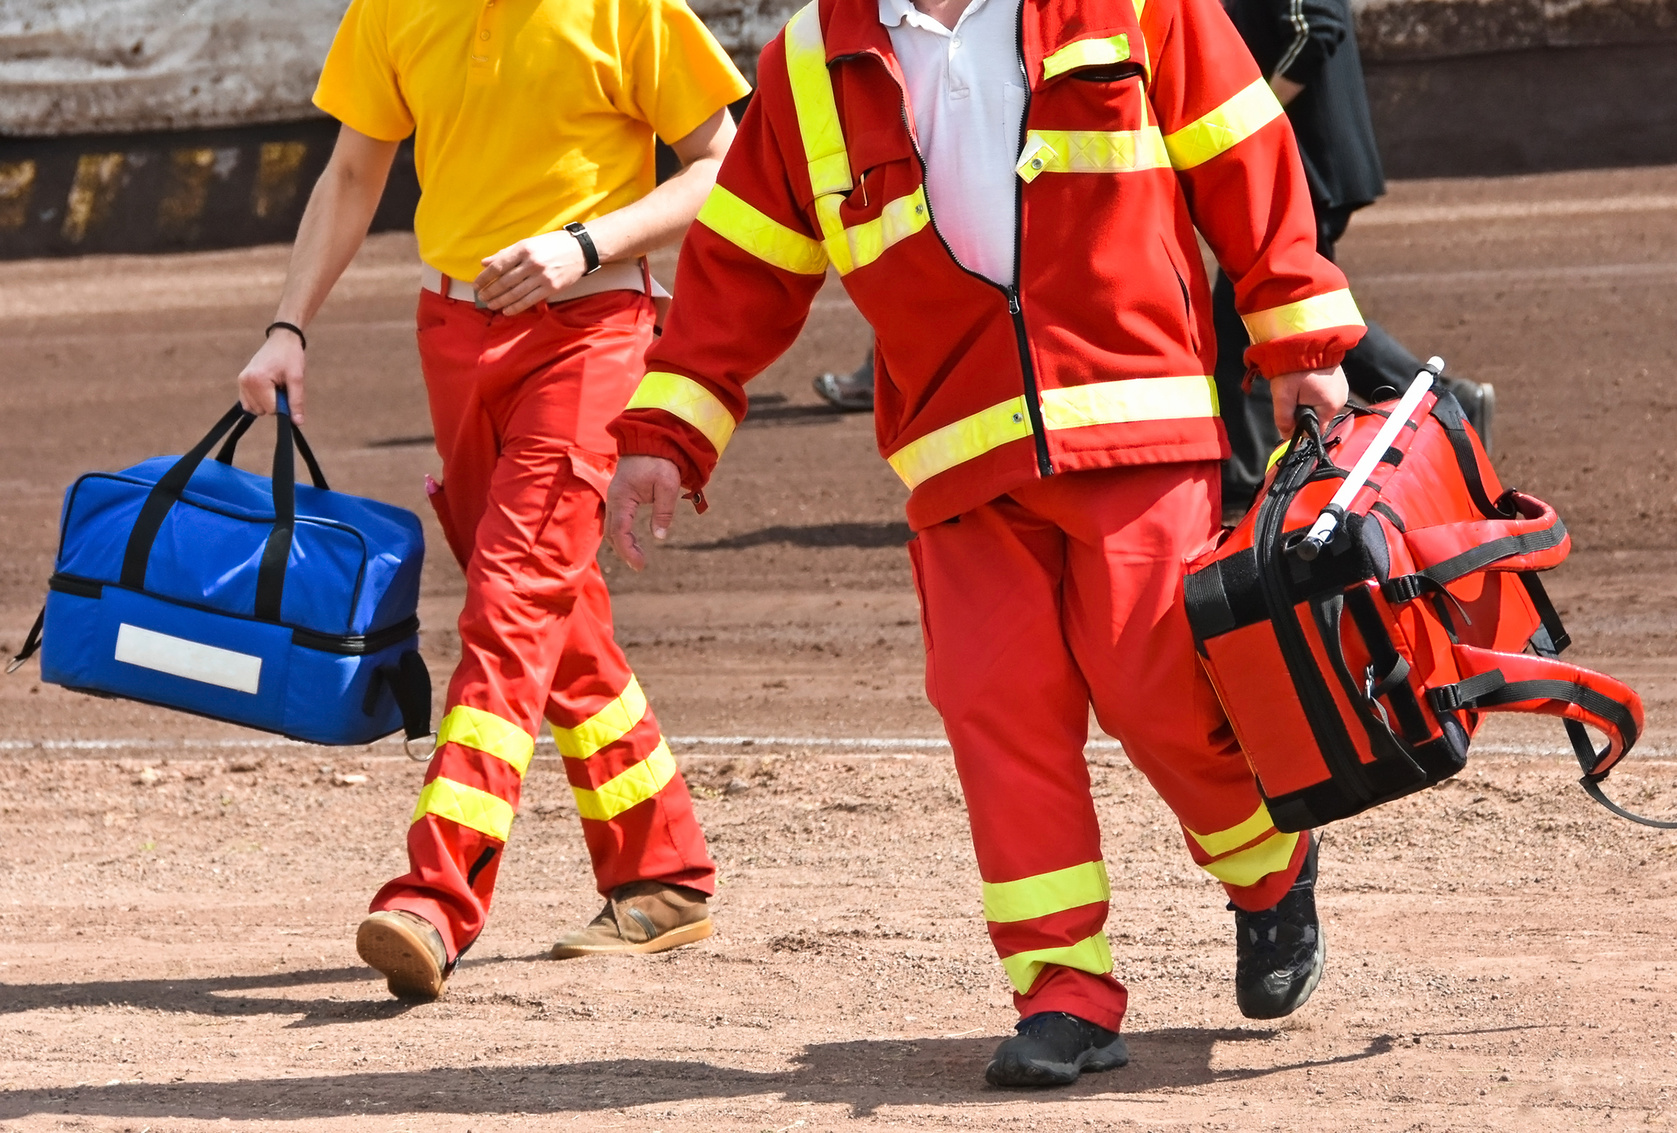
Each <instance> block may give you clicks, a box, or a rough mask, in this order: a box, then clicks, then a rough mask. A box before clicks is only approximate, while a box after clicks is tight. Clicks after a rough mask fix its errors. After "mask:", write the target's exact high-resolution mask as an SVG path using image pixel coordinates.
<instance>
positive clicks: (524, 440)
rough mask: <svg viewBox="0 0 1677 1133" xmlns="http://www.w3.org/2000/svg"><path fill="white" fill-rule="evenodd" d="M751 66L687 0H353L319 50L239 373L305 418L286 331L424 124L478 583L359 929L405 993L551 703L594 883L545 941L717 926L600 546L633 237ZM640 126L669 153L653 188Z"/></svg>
mask: <svg viewBox="0 0 1677 1133" xmlns="http://www.w3.org/2000/svg"><path fill="white" fill-rule="evenodd" d="M746 89H747V88H746V86H745V83H744V80H742V79H741V78H740V76H739V73H738V72H737V71H736V70H735V69H734V67H733V65H732V64H731V63H730V62H729V61H728V58H727V56H726V55H724V54H723V53H722V51H721V49H720V47H719V46H718V45H717V44H716V42H715V40H714V39H712V38H711V37H710V35H709V33H708V32H706V31H705V29H704V27H703V25H702V24H700V23H699V21H698V20H697V19H696V18H695V17H694V15H693V14H692V12H690V11H689V10H688V9H687V7H686V6H685V4H684V3H683V0H480V2H479V3H478V4H476V5H469V6H461V5H457V4H451V3H444V2H442V0H420V2H418V3H400V4H398V3H394V2H393V0H352V3H351V4H350V6H349V10H348V11H347V12H346V13H345V15H344V19H343V23H342V25H341V26H340V27H339V29H338V34H337V37H336V39H335V40H334V42H333V45H332V50H331V53H330V55H329V56H328V57H327V60H326V66H325V70H324V72H323V73H322V75H321V79H320V86H319V88H318V90H317V91H316V93H315V102H316V104H317V105H319V106H320V108H321V109H323V110H325V111H326V112H327V113H329V114H331V115H333V116H334V117H336V118H338V119H339V120H340V121H341V122H342V123H343V128H342V131H341V132H340V134H339V139H338V143H337V147H336V149H335V150H334V152H333V156H332V160H331V162H330V164H329V165H328V167H327V169H326V172H325V173H324V174H323V175H322V177H321V179H320V182H319V183H318V184H317V185H316V187H315V190H314V193H313V196H312V197H311V198H310V200H309V206H308V209H307V211H306V212H305V214H304V217H303V222H302V226H301V228H300V229H299V231H298V235H297V244H296V248H295V250H294V252H293V254H292V260H291V267H290V271H289V273H288V276H287V279H286V285H285V291H284V294H283V296H282V298H281V299H280V304H279V309H278V312H277V314H276V316H275V320H276V321H275V323H274V324H273V325H272V326H270V327H269V328H268V340H267V342H266V343H265V344H264V345H263V347H262V349H260V350H259V351H257V353H256V356H255V357H254V358H252V359H251V362H250V364H249V365H248V366H247V367H246V368H245V370H244V372H243V373H242V374H241V375H240V376H239V385H240V391H241V393H240V396H241V399H242V401H243V403H244V405H245V407H246V408H247V409H249V410H251V411H253V412H259V413H268V412H272V411H273V409H274V406H275V396H276V391H277V390H279V389H284V390H285V391H286V392H287V394H288V397H289V400H290V405H291V408H292V411H293V412H294V414H295V416H296V417H297V419H298V421H301V420H302V419H303V410H304V386H303V350H304V346H305V343H304V339H303V328H305V327H306V326H307V324H308V322H309V320H310V319H311V318H312V317H313V316H314V314H315V312H316V311H317V310H318V309H319V307H320V305H321V303H322V302H323V301H324V300H325V298H326V295H327V293H328V291H330V289H331V287H332V284H333V283H334V282H335V281H336V279H337V278H338V276H339V275H340V274H341V273H342V271H343V269H344V267H345V265H347V264H348V262H349V261H350V259H351V257H352V256H353V255H354V254H355V250H356V249H357V248H358V247H359V246H360V243H361V241H362V239H363V238H364V236H365V235H366V231H367V225H368V223H369V222H370V221H371V219H372V215H373V211H374V209H375V208H376V206H377V204H378V200H379V195H380V193H381V191H382V189H383V186H384V181H385V177H386V174H387V173H388V172H389V169H390V163H391V160H392V158H393V156H394V154H395V152H396V147H397V143H398V142H399V141H400V140H401V139H402V138H404V137H406V136H407V135H408V134H410V133H412V134H414V157H415V165H416V168H417V171H418V174H419V181H420V185H421V189H422V196H421V199H420V203H419V209H418V213H417V215H416V216H415V219H414V229H415V234H416V235H417V237H418V241H419V254H420V257H421V259H422V260H423V261H424V271H423V274H422V280H423V288H424V289H423V291H422V292H421V294H420V300H419V314H418V319H419V353H420V362H421V365H422V367H423V369H424V373H425V385H426V391H427V393H428V395H429V398H430V404H431V419H432V422H433V424H434V425H435V429H436V437H437V451H438V452H439V453H440V454H441V456H442V461H443V482H442V483H441V484H436V483H431V484H428V489H429V491H430V494H431V502H432V504H433V506H434V507H435V508H436V512H437V517H438V519H439V520H440V521H441V524H442V528H443V532H444V534H445V535H446V536H447V539H448V544H449V547H450V549H451V550H453V552H454V554H455V557H456V558H457V559H458V560H459V562H460V565H461V567H462V569H463V570H464V571H465V574H466V605H465V609H464V611H463V612H462V613H461V615H460V645H461V654H462V656H461V660H460V665H459V667H458V668H457V669H456V670H455V673H454V677H453V679H452V680H451V681H450V682H449V688H448V700H447V704H446V706H445V707H446V714H445V715H444V717H443V719H442V722H441V724H440V725H439V727H438V730H437V750H436V752H435V754H434V755H433V756H432V758H431V763H430V767H429V769H428V771H427V773H426V776H425V784H424V787H423V788H422V789H421V791H420V794H419V803H418V806H417V807H416V808H415V810H414V815H413V821H412V823H411V825H410V826H409V828H408V835H407V841H408V858H409V864H410V870H409V872H408V873H406V874H405V875H403V876H402V877H399V878H397V879H395V880H394V881H392V882H390V883H389V884H388V885H386V886H385V887H384V888H383V889H381V890H380V891H379V893H378V895H377V896H376V897H374V898H373V902H372V909H371V915H369V916H368V917H367V919H366V920H365V921H364V922H363V923H362V925H361V928H360V931H359V933H358V934H357V937H356V946H357V949H358V951H359V952H360V954H361V956H362V958H363V959H365V960H366V961H367V962H368V963H369V964H371V965H372V966H373V967H374V968H377V969H378V970H379V971H381V972H383V973H384V974H385V976H386V977H387V979H388V981H389V985H390V990H391V992H392V993H393V994H396V995H400V996H413V997H433V996H436V995H438V994H440V993H441V991H442V987H443V982H444V980H445V979H446V978H447V976H448V974H449V973H450V972H451V971H452V970H453V967H454V964H455V962H456V961H457V960H458V959H459V957H460V954H461V953H462V952H463V951H465V950H466V948H468V947H469V946H470V945H471V943H472V942H473V941H474V940H475V939H476V938H477V936H478V934H479V933H480V932H481V931H482V929H483V924H484V918H485V916H486V915H487V913H488V909H489V902H490V897H491V894H492V893H493V891H494V886H495V877H496V873H497V871H498V868H499V866H500V858H501V850H502V848H503V847H504V845H505V843H506V840H507V837H508V834H509V832H510V830H511V826H512V819H513V815H514V813H515V812H516V809H517V806H518V796H519V788H520V785H521V783H522V780H523V777H524V773H525V770H526V769H527V768H528V766H529V763H530V759H531V756H532V754H533V752H534V746H535V743H534V736H535V734H536V731H537V729H538V728H539V727H540V725H541V723H542V720H543V718H544V717H545V718H546V720H547V721H548V722H549V724H550V725H551V727H552V729H553V737H554V740H555V742H556V743H557V745H558V748H559V751H560V754H561V755H563V756H564V757H565V758H564V764H565V771H566V775H567V776H568V777H569V779H570V783H571V787H572V790H573V792H574V794H575V797H576V803H577V810H578V812H579V814H580V816H581V819H582V827H583V834H584V837H585V838H586V840H587V843H588V850H589V854H590V855H591V857H592V859H593V864H594V873H595V878H596V881H597V883H598V886H599V890H600V892H601V893H602V894H603V895H604V896H605V897H606V899H607V900H606V906H605V909H604V910H603V911H602V912H601V914H600V916H599V917H598V918H596V919H595V921H594V922H593V923H592V924H590V925H589V926H587V927H586V928H584V929H583V930H581V931H580V932H576V933H572V934H570V935H569V936H567V937H565V938H563V939H561V940H560V941H559V943H558V944H556V945H555V946H554V949H553V954H554V956H555V957H561V958H563V957H569V956H581V955H588V954H592V953H600V952H656V951H661V950H663V949H666V948H673V947H676V946H678V945H682V944H687V943H690V942H692V941H695V940H699V939H702V938H704V937H706V936H709V935H710V931H711V921H710V915H709V912H708V907H707V898H708V897H709V896H710V894H711V893H712V892H714V888H715V873H716V870H715V865H714V864H713V863H712V861H711V859H710V856H709V854H708V853H707V852H706V849H705V842H704V835H703V833H702V832H701V831H700V829H699V825H698V822H697V819H696V818H695V817H694V813H693V805H692V800H691V799H690V798H689V796H688V793H687V789H686V786H685V784H684V783H683V782H682V780H681V776H680V775H679V774H678V773H677V771H676V766H675V761H674V759H673V758H672V757H671V755H670V750H669V748H668V747H667V746H666V745H665V743H664V741H663V739H662V737H661V735H660V733H659V729H658V722H657V720H656V719H655V718H654V717H653V715H652V713H651V711H650V710H649V709H648V707H647V702H646V697H645V696H644V695H643V694H642V692H641V688H640V685H639V684H638V683H637V682H636V680H635V677H634V674H633V673H632V672H630V670H629V667H628V663H627V662H626V661H625V660H624V657H623V654H622V652H621V651H620V650H619V649H618V648H617V645H616V643H615V642H614V641H613V639H612V625H611V607H610V601H609V597H608V595H607V592H606V586H605V582H604V580H603V578H602V577H601V575H600V572H599V568H598V567H597V565H596V563H595V552H596V551H597V549H598V547H599V543H600V531H601V517H602V513H603V504H604V495H605V491H606V487H607V484H608V483H609V480H610V477H611V473H612V469H613V467H614V466H615V463H616V448H615V445H614V444H613V442H612V440H611V438H610V436H608V435H607V433H606V424H607V423H608V422H609V421H610V420H611V419H612V417H613V416H615V415H616V414H617V413H618V412H619V411H620V410H621V409H622V408H623V405H624V403H625V402H626V401H627V400H628V398H629V395H630V393H631V392H632V390H633V389H634V386H635V382H636V380H637V379H638V378H639V376H640V374H641V372H642V369H643V367H642V357H643V355H644V353H645V350H646V348H647V346H648V345H649V344H650V343H651V341H652V335H653V322H654V319H655V305H654V301H653V300H654V295H661V294H662V293H661V292H659V291H657V290H656V288H655V285H654V284H653V283H652V280H651V276H650V275H649V274H648V272H647V269H646V263H645V260H644V259H643V258H642V257H643V256H644V253H645V252H646V251H648V250H649V249H651V248H655V247H658V246H660V245H662V244H667V243H670V242H672V241H674V240H675V239H677V238H678V237H679V236H680V235H681V233H682V232H683V231H684V230H685V229H686V228H687V227H688V225H689V224H690V223H691V222H692V219H693V216H694V213H695V212H696V211H697V210H698V207H699V204H700V202H701V201H702V200H704V198H705V194H706V193H708V192H709V190H710V188H711V185H712V184H713V183H714V179H715V175H716V169H717V166H718V164H719V163H720V160H721V158H722V155H723V154H724V153H725V152H726V150H727V147H728V143H729V141H730V140H731V138H732V136H733V122H732V119H731V118H730V117H729V115H728V111H727V109H726V107H727V105H728V104H729V103H730V102H733V101H735V100H736V99H738V98H740V97H741V96H742V95H744V94H745V93H746ZM655 134H656V135H657V136H659V137H662V138H664V139H665V140H667V141H668V142H669V143H670V145H671V146H672V147H673V148H674V150H675V152H676V154H677V155H678V156H679V157H680V158H681V160H682V162H683V165H684V168H683V170H682V171H681V172H680V173H679V174H677V175H676V176H675V177H673V178H672V179H670V180H669V181H668V182H666V183H665V184H664V185H662V186H658V187H656V188H654V184H653V182H654V176H653V138H654V135H655Z"/></svg>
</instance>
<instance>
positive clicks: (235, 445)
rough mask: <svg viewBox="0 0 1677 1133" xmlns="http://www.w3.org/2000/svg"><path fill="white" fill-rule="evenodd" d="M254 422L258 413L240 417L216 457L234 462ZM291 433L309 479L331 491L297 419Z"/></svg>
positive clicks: (222, 461) (292, 424)
mask: <svg viewBox="0 0 1677 1133" xmlns="http://www.w3.org/2000/svg"><path fill="white" fill-rule="evenodd" d="M280 397H282V398H283V397H285V392H284V391H283V390H282V391H280ZM254 424H256V414H254V413H246V414H244V415H243V416H242V417H240V418H239V423H238V424H237V425H235V426H233V431H232V432H231V433H229V434H228V435H227V439H226V440H225V441H223V442H222V443H221V451H220V452H218V453H216V454H215V458H216V459H217V460H219V461H220V462H221V463H223V464H232V463H233V455H234V454H235V453H236V452H237V451H238V449H239V442H240V441H241V440H243V439H244V435H245V434H246V433H248V432H250V427H251V426H252V425H254ZM291 435H292V437H293V438H294V439H295V440H296V442H297V452H298V453H299V454H300V455H301V456H302V458H303V463H304V464H306V465H308V468H309V479H310V480H313V481H314V486H315V487H317V488H319V489H320V490H321V491H323V492H326V491H330V490H331V485H329V484H327V483H326V473H324V472H322V471H321V470H320V462H319V461H317V460H316V459H315V458H314V450H313V449H312V448H310V447H309V442H308V440H307V439H305V438H304V436H303V430H302V429H301V428H299V427H298V425H297V423H296V422H295V421H293V422H292V423H291Z"/></svg>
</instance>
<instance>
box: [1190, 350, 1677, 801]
mask: <svg viewBox="0 0 1677 1133" xmlns="http://www.w3.org/2000/svg"><path fill="white" fill-rule="evenodd" d="M1442 369H1443V362H1442V361H1440V360H1438V359H1433V360H1432V362H1431V363H1429V365H1428V370H1427V371H1423V373H1422V374H1421V375H1420V376H1419V377H1418V378H1417V381H1416V384H1415V386H1414V387H1412V388H1411V390H1410V392H1409V393H1408V394H1406V395H1405V396H1404V398H1403V399H1402V400H1401V401H1399V402H1386V403H1383V404H1380V405H1375V406H1372V407H1370V408H1367V409H1360V408H1359V409H1353V410H1351V411H1350V412H1348V413H1346V414H1345V415H1343V416H1341V417H1339V418H1337V419H1336V420H1335V421H1333V422H1332V424H1331V427H1330V428H1329V429H1328V430H1327V431H1326V432H1325V433H1323V432H1321V431H1320V430H1319V428H1318V426H1317V423H1316V419H1315V417H1314V415H1311V414H1309V412H1308V411H1306V413H1305V414H1303V415H1302V416H1303V423H1302V427H1301V428H1300V429H1299V430H1298V431H1297V433H1296V434H1295V436H1294V439H1293V441H1292V444H1291V445H1290V447H1289V448H1288V449H1287V450H1286V453H1285V455H1283V456H1282V457H1281V458H1280V460H1279V461H1278V462H1277V463H1276V464H1275V465H1274V467H1273V468H1272V469H1271V471H1270V474H1269V476H1268V478H1267V480H1266V482H1265V485H1264V491H1263V494H1262V496H1261V497H1260V502H1259V504H1258V506H1257V507H1256V508H1255V509H1253V511H1252V512H1250V513H1249V514H1248V515H1247V516H1246V517H1245V519H1244V520H1243V521H1242V522H1241V523H1240V525H1239V526H1238V527H1236V528H1235V530H1234V531H1233V532H1232V533H1231V534H1230V535H1229V536H1228V537H1227V538H1225V539H1224V540H1223V541H1222V542H1221V543H1220V544H1219V545H1217V546H1216V547H1215V548H1213V549H1212V550H1210V551H1208V552H1207V553H1206V554H1204V555H1203V556H1201V557H1200V558H1199V559H1198V560H1196V561H1195V562H1193V563H1191V564H1190V565H1189V567H1188V573H1187V576H1186V578H1185V579H1184V592H1185V597H1186V601H1187V610H1188V618H1189V621H1190V623H1191V624H1192V626H1193V631H1194V637H1195V641H1196V643H1197V645H1198V647H1199V652H1200V660H1201V662H1202V664H1203V665H1204V667H1205V670H1206V672H1207V673H1208V674H1209V675H1210V677H1211V681H1212V684H1213V685H1214V686H1215V687H1216V690H1217V694H1218V696H1219V698H1220V699H1221V700H1222V702H1223V707H1224V710H1225V711H1226V712H1227V714H1228V717H1229V720H1230V722H1231V723H1232V724H1233V726H1234V730H1235V734H1236V736H1237V737H1238V738H1239V740H1240V745H1241V747H1242V749H1243V750H1244V751H1245V753H1246V757H1247V759H1248V761H1249V762H1250V763H1251V765H1252V770H1253V771H1254V773H1255V774H1256V775H1257V778H1258V784H1259V787H1260V789H1261V790H1262V793H1263V797H1264V801H1265V802H1266V804H1267V805H1268V807H1269V812H1270V815H1271V817H1272V818H1273V819H1274V821H1275V825H1276V827H1277V829H1280V830H1302V829H1305V828H1307V827H1314V826H1319V825H1321V824H1323V823H1326V822H1331V821H1333V820H1334V819H1338V818H1345V817H1347V816H1349V815H1353V814H1357V813H1359V812H1361V811H1363V810H1366V809H1368V808H1369V807H1371V806H1375V805H1377V804H1379V803H1383V802H1386V801H1388V800H1391V799H1395V798H1398V797H1399V796H1402V795H1406V794H1409V793H1410V792H1412V791H1416V790H1419V789H1421V788H1423V787H1427V786H1430V785H1432V784H1434V783H1437V782H1439V781H1440V780H1443V779H1446V778H1448V777H1449V776H1451V775H1454V774H1455V773H1456V772H1458V771H1460V770H1461V769H1462V767H1463V766H1464V765H1465V763H1466V760H1467V750H1468V743H1469V741H1470V739H1471V738H1472V736H1473V734H1474V732H1475V730H1476V729H1477V728H1478V727H1479V724H1480V721H1481V719H1482V717H1483V714H1484V713H1486V712H1532V713H1540V714H1544V715H1549V716H1558V717H1561V718H1562V719H1564V720H1565V721H1566V728H1567V731H1568V733H1569V735H1570V737H1571V740H1572V745H1573V748H1574V751H1575V753H1576V755H1577V757H1578V760H1579V763H1580V764H1581V766H1582V767H1583V771H1584V778H1583V780H1582V782H1583V785H1584V789H1585V790H1586V791H1588V792H1589V793H1590V794H1591V795H1592V796H1593V797H1594V798H1596V799H1597V800H1598V801H1599V802H1601V803H1602V804H1603V805H1604V806H1607V807H1608V808H1609V809H1611V810H1613V811H1614V812H1615V813H1617V814H1620V815H1623V816H1625V817H1627V818H1632V819H1634V820H1636V821H1638V822H1645V823H1647V824H1648V825H1655V826H1666V827H1677V823H1663V822H1656V821H1654V820H1651V819H1644V818H1641V817H1639V816H1636V815H1632V814H1629V813H1628V812H1626V811H1624V810H1623V809H1621V808H1620V807H1618V806H1617V805H1615V804H1614V803H1612V802H1610V801H1609V800H1608V799H1607V797H1606V796H1605V795H1604V794H1603V793H1602V791H1601V787H1600V782H1601V780H1602V779H1604V778H1605V777H1606V776H1607V773H1608V771H1609V770H1610V769H1611V768H1612V767H1613V765H1614V764H1616V763H1617V762H1618V761H1619V760H1620V759H1621V758H1623V757H1624V755H1625V753H1626V752H1628V751H1630V749H1631V746H1632V745H1633V744H1634V743H1635V742H1636V737H1637V735H1638V733H1640V732H1641V730H1642V701H1641V699H1640V698H1639V697H1638V696H1637V695H1636V693H1635V692H1633V691H1632V690H1631V689H1629V688H1628V687H1626V686H1625V685H1624V684H1622V683H1620V682H1619V681H1616V680H1614V679H1613V678H1612V677H1608V676H1604V675H1602V674H1601V673H1596V672H1591V671H1590V670H1588V669H1583V668H1579V667H1578V666H1576V665H1570V664H1568V663H1566V662H1564V661H1562V660H1560V659H1559V654H1560V652H1561V651H1562V650H1563V649H1565V648H1566V646H1567V643H1568V638H1567V635H1566V631H1565V630H1564V629H1563V628H1562V627H1561V623H1560V618H1559V617H1558V615H1557V614H1556V612H1555V608H1554V606H1553V605H1552V604H1551V603H1550V602H1549V599H1548V597H1547V596H1546V595H1545V594H1544V592H1543V586H1542V584H1541V583H1540V582H1539V581H1538V577H1537V574H1536V572H1538V571H1543V570H1548V569H1549V568H1550V567H1553V566H1555V565H1556V564H1558V563H1559V562H1560V561H1561V560H1562V559H1564V558H1565V557H1566V555H1567V552H1568V550H1569V549H1570V547H1571V543H1570V540H1569V538H1568V536H1567V533H1566V528H1565V527H1564V526H1563V525H1562V524H1561V521H1560V518H1559V517H1558V516H1557V515H1556V514H1555V511H1554V509H1553V508H1551V507H1550V506H1549V505H1548V504H1546V503H1544V502H1542V501H1541V500H1537V499H1534V498H1532V497H1531V496H1528V495H1525V494H1524V493H1521V492H1517V491H1512V490H1509V491H1503V490H1502V488H1501V486H1500V485H1499V484H1498V483H1497V479H1496V475H1495V473H1494V472H1493V471H1492V470H1491V466H1490V461H1489V460H1488V459H1487V458H1486V456H1485V450H1484V449H1483V447H1481V445H1480V443H1479V439H1478V437H1477V436H1475V435H1474V433H1473V430H1472V429H1471V428H1470V427H1469V425H1468V424H1467V421H1466V418H1465V417H1464V415H1463V413H1462V410H1461V407H1460V406H1459V405H1458V404H1457V403H1456V401H1455V399H1454V398H1453V397H1451V396H1450V395H1449V394H1448V393H1435V392H1433V391H1431V390H1430V389H1429V387H1430V386H1431V379H1432V378H1433V377H1434V376H1436V374H1437V373H1438V372H1439V371H1441V370H1442ZM1359 458H1362V459H1359ZM1585 725H1589V726H1590V727H1592V728H1595V729H1597V730H1598V731H1600V732H1601V733H1603V734H1604V735H1605V736H1606V740H1607V742H1606V746H1605V747H1603V748H1601V749H1600V750H1599V751H1598V750H1596V749H1595V747H1594V746H1593V744H1592V742H1591V740H1590V736H1589V734H1588V732H1586V731H1585V727H1584V726H1585Z"/></svg>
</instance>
